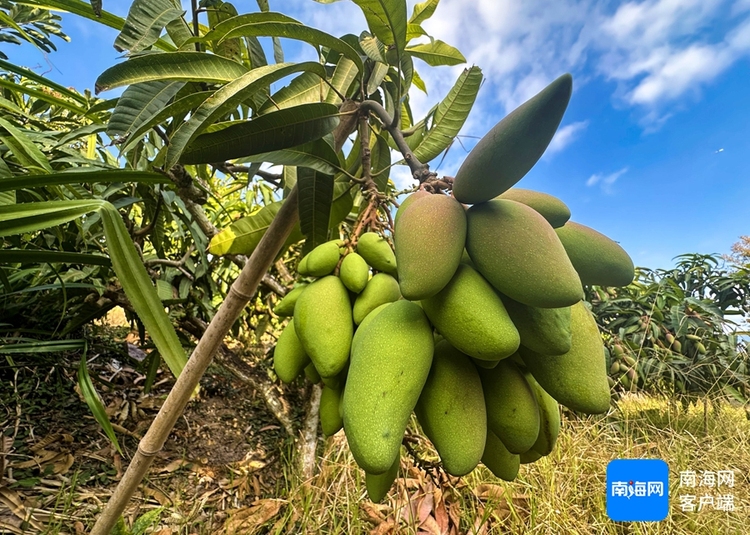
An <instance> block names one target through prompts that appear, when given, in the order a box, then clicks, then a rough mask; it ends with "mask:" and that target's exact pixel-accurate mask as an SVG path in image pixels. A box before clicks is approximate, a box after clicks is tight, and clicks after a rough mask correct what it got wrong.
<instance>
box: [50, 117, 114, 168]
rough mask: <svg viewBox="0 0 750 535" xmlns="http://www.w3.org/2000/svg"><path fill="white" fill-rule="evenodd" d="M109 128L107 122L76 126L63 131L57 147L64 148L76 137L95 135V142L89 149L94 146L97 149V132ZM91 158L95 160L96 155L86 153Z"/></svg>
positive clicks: (90, 144)
mask: <svg viewBox="0 0 750 535" xmlns="http://www.w3.org/2000/svg"><path fill="white" fill-rule="evenodd" d="M106 129H107V125H106V124H101V123H99V124H96V123H95V124H87V125H86V126H82V127H80V128H76V129H75V130H71V131H70V132H67V133H64V132H61V134H62V136H61V137H60V140H59V141H58V142H57V143H56V144H55V148H64V146H65V145H67V144H68V143H70V142H71V141H75V140H76V139H81V138H82V137H86V136H89V139H90V136H94V143H89V151H91V150H92V147H93V148H94V149H96V134H98V133H100V132H104V131H105V130H106ZM86 156H87V157H88V158H89V159H91V160H94V159H95V158H96V155H95V154H94V155H91V156H89V154H87V155H86Z"/></svg>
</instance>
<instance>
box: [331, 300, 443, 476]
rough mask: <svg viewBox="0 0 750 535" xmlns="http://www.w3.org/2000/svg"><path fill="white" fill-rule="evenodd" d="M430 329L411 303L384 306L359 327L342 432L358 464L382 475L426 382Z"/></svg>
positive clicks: (421, 313) (394, 454) (396, 448)
mask: <svg viewBox="0 0 750 535" xmlns="http://www.w3.org/2000/svg"><path fill="white" fill-rule="evenodd" d="M432 340H433V339H432V327H431V326H430V323H429V322H428V321H427V317H426V316H425V315H424V312H423V311H422V309H421V308H419V307H418V306H417V305H415V304H414V303H412V302H411V301H406V300H401V301H396V302H395V303H391V304H389V305H388V306H386V307H385V308H384V309H383V310H382V311H381V312H379V313H378V314H377V316H375V317H374V318H373V319H372V321H369V322H368V323H367V325H365V326H364V327H360V332H358V338H357V343H356V344H355V345H354V347H353V349H352V356H351V363H350V366H349V373H348V375H347V380H346V386H345V387H344V398H343V401H342V403H343V405H342V407H343V416H344V430H345V431H346V437H347V440H348V442H349V448H350V450H351V452H352V455H353V456H354V459H355V460H356V461H357V464H358V465H359V466H360V467H362V468H363V469H364V470H365V471H366V472H369V473H371V474H382V473H384V472H386V471H387V470H388V469H389V468H391V467H392V466H393V463H394V462H395V461H396V459H397V458H398V456H399V450H400V447H401V440H402V438H403V436H404V431H405V430H406V426H407V424H408V422H409V416H410V415H411V412H412V410H413V409H414V406H415V405H416V404H417V400H418V399H419V394H420V392H421V391H422V387H423V386H424V384H425V381H426V380H427V376H428V374H429V372H430V366H431V364H432V354H433V350H434V346H433V341H432Z"/></svg>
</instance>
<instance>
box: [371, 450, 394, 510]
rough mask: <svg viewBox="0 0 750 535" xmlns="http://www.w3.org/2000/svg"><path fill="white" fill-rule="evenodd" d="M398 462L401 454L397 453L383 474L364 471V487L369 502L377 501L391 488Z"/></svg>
mask: <svg viewBox="0 0 750 535" xmlns="http://www.w3.org/2000/svg"><path fill="white" fill-rule="evenodd" d="M400 464H401V456H400V455H399V456H398V457H396V460H395V461H394V462H393V464H392V465H391V467H390V468H389V469H388V471H387V472H385V473H384V474H371V473H369V472H365V487H366V488H367V497H368V498H370V501H371V502H374V503H379V502H381V501H383V498H385V497H386V496H387V495H388V491H389V490H391V487H392V486H393V482H394V481H396V478H397V477H398V469H399V466H400Z"/></svg>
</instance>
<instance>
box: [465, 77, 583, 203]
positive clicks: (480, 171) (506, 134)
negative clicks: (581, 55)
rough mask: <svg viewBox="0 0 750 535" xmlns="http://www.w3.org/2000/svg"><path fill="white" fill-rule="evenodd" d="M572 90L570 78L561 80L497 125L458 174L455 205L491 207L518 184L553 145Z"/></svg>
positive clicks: (475, 148)
mask: <svg viewBox="0 0 750 535" xmlns="http://www.w3.org/2000/svg"><path fill="white" fill-rule="evenodd" d="M572 89H573V78H572V77H571V76H570V74H564V75H562V76H560V77H559V78H557V79H556V80H555V81H553V82H552V83H551V84H550V85H548V86H547V87H546V88H544V89H543V90H542V91H541V92H540V93H538V94H537V95H536V96H534V97H532V98H531V99H530V100H528V101H526V102H525V103H523V104H522V105H521V106H519V107H518V108H516V109H515V110H514V111H512V112H511V113H510V114H508V115H507V116H506V117H505V118H504V119H503V120H502V121H500V122H499V123H497V124H496V125H495V126H494V127H493V128H492V129H491V130H490V131H489V132H488V133H487V135H485V136H484V137H483V138H482V139H481V140H480V141H479V143H477V145H476V146H475V147H474V148H473V149H472V150H471V152H470V153H469V155H468V156H467V157H466V159H465V160H464V162H463V164H462V165H461V167H460V168H459V169H458V172H457V173H456V178H455V180H454V181H453V195H454V196H455V197H456V199H457V200H459V201H460V202H462V203H468V204H474V203H482V202H485V201H489V200H490V199H492V198H494V197H497V196H498V195H500V194H501V193H503V192H504V191H506V190H508V189H509V188H510V187H511V186H513V185H514V184H515V183H516V182H518V181H519V180H521V179H522V178H523V177H524V175H526V173H527V172H528V171H529V170H530V169H531V168H532V167H533V166H534V164H536V162H537V161H538V160H539V158H540V157H541V156H542V154H543V153H544V151H545V150H546V149H547V145H549V143H550V141H552V137H553V136H554V135H555V132H556V131H557V127H558V126H559V125H560V121H561V120H562V117H563V114H564V113H565V109H566V108H567V107H568V101H569V100H570V94H571V92H572Z"/></svg>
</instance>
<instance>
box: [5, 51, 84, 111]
mask: <svg viewBox="0 0 750 535" xmlns="http://www.w3.org/2000/svg"><path fill="white" fill-rule="evenodd" d="M0 70H2V71H8V72H14V73H16V74H19V75H21V76H23V77H24V78H27V79H29V80H31V81H33V82H36V83H38V84H41V85H43V86H46V87H48V88H49V89H52V90H53V91H56V92H58V93H60V94H61V95H65V96H66V97H68V98H72V99H73V100H75V101H78V102H80V103H81V104H85V103H86V97H84V96H83V95H81V94H79V93H76V92H75V91H71V90H70V89H68V88H67V87H65V86H63V85H60V84H58V83H56V82H53V81H52V80H50V79H48V78H45V77H44V76H41V75H39V74H37V73H35V72H34V71H32V70H30V69H27V68H26V67H21V66H19V65H14V64H13V63H10V62H8V61H4V60H1V59H0Z"/></svg>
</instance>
